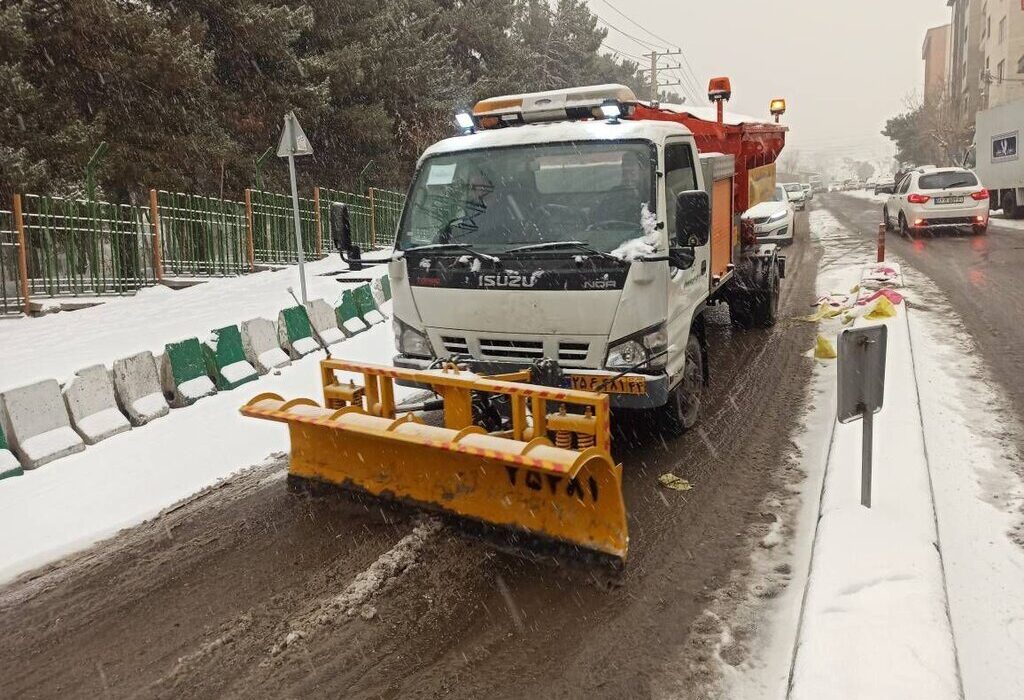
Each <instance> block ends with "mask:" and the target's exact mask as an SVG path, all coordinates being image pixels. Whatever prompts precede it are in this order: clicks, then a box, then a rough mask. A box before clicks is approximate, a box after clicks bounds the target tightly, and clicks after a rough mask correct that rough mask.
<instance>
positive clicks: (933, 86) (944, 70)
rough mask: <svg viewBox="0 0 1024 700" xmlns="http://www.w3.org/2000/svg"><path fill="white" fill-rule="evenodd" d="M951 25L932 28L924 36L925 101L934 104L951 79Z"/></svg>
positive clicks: (922, 53)
mask: <svg viewBox="0 0 1024 700" xmlns="http://www.w3.org/2000/svg"><path fill="white" fill-rule="evenodd" d="M949 29H950V25H948V24H944V25H942V26H941V27H932V28H931V29H929V30H928V31H927V32H926V33H925V35H924V45H923V46H922V47H921V58H922V59H923V60H924V101H925V102H934V101H936V100H937V99H939V97H941V96H942V94H943V93H944V92H945V90H946V82H947V81H948V79H949Z"/></svg>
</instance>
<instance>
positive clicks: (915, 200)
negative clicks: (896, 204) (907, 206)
mask: <svg viewBox="0 0 1024 700" xmlns="http://www.w3.org/2000/svg"><path fill="white" fill-rule="evenodd" d="M929 199H931V197H929V196H928V195H926V194H917V193H916V192H915V193H914V194H912V195H910V196H909V197H907V201H908V202H910V203H911V204H924V203H925V202H927V201H928V200H929Z"/></svg>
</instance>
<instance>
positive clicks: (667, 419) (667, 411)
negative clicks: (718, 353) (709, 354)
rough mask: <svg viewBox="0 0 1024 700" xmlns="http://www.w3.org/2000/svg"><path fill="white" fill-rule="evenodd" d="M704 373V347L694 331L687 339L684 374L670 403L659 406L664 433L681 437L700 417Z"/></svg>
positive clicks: (660, 426)
mask: <svg viewBox="0 0 1024 700" xmlns="http://www.w3.org/2000/svg"><path fill="white" fill-rule="evenodd" d="M704 376H705V375H704V350H703V349H702V348H701V345H700V340H699V339H698V338H697V336H696V335H694V334H692V333H691V334H690V337H689V338H687V340H686V364H685V365H684V366H683V378H682V379H681V380H680V381H679V383H678V384H676V386H675V388H673V389H672V391H671V392H669V395H668V403H667V404H665V405H664V406H662V407H661V408H660V409H658V411H659V415H658V418H659V420H658V423H659V428H660V429H661V432H662V433H663V434H664V435H666V436H668V437H679V436H680V435H682V434H683V433H685V432H686V431H688V430H691V429H692V428H693V427H694V426H695V425H697V423H698V422H699V421H700V404H701V395H702V394H703V393H704Z"/></svg>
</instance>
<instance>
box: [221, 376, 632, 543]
mask: <svg viewBox="0 0 1024 700" xmlns="http://www.w3.org/2000/svg"><path fill="white" fill-rule="evenodd" d="M320 371H321V379H322V384H323V397H324V403H323V406H320V405H319V404H317V403H316V402H315V401H312V400H311V399H293V400H291V401H286V400H285V399H283V398H282V397H281V396H278V395H277V394H260V395H259V396H256V397H254V398H253V399H252V400H251V401H249V403H247V404H246V405H245V406H243V407H242V409H241V412H242V413H243V414H244V415H246V416H250V417H254V418H263V419H265V420H272V421H279V422H283V423H286V424H287V425H288V429H289V434H290V437H291V448H292V449H291V462H290V466H289V474H290V476H292V477H295V478H302V479H309V480H316V481H324V482H328V483H332V484H335V485H337V486H340V487H342V488H345V489H348V490H352V491H358V492H363V493H369V494H372V495H374V496H377V497H380V498H386V499H392V500H398V501H402V502H409V503H412V504H415V505H419V506H422V507H426V508H430V509H434V510H440V511H443V512H445V513H449V514H453V515H456V516H460V517H463V518H468V519H470V520H473V521H477V522H481V523H484V524H488V525H493V526H497V527H499V528H508V529H511V530H519V531H525V532H528V533H531V534H533V535H536V536H540V537H543V538H549V539H552V540H555V541H557V542H562V543H568V544H572V545H576V546H579V547H583V548H586V549H588V550H593V551H596V552H600V553H602V554H606V555H610V556H611V557H613V558H615V559H618V560H624V559H625V556H626V551H627V549H628V542H629V537H628V532H627V527H626V512H625V504H624V502H623V497H622V466H621V465H619V464H616V463H615V461H614V460H613V459H612V456H611V430H610V423H609V421H610V411H609V404H608V396H607V395H606V394H601V393H593V392H586V391H576V390H571V389H563V388H558V387H549V386H541V385H537V384H531V383H530V380H531V371H530V370H523V371H521V372H516V373H512V374H505V375H496V376H481V375H477V374H475V373H473V372H469V371H466V370H462V369H459V368H458V367H457V366H455V365H454V364H449V365H447V366H445V367H443V368H441V369H436V370H407V369H400V368H395V367H385V366H379V365H370V364H363V363H355V362H346V361H344V360H338V359H326V360H323V361H321V363H320ZM339 373H344V376H343V377H339V376H338V374H339ZM353 375H361V378H362V383H359V382H358V381H357V380H356V379H355V378H354V376H353ZM395 381H402V382H403V383H411V384H416V385H419V386H423V387H426V388H429V389H430V390H432V391H433V392H434V393H436V394H437V395H438V396H440V397H441V399H442V400H443V409H442V410H443V423H444V425H443V426H437V425H428V424H427V423H425V422H424V420H423V418H422V417H421V416H420V415H417V413H416V412H415V411H402V410H401V409H400V407H398V406H396V403H395V392H394V382H395ZM481 395H484V396H491V397H502V398H503V400H507V402H508V406H509V411H510V414H511V416H510V421H509V424H508V426H506V428H505V429H500V430H495V431H488V430H486V429H485V428H484V427H482V426H480V425H478V424H477V423H476V420H475V415H474V399H475V398H476V399H479V398H480V396H481ZM549 404H551V405H553V406H557V407H558V408H557V410H555V411H553V412H549V410H548V406H549ZM552 438H553V439H552ZM574 443H575V446H574Z"/></svg>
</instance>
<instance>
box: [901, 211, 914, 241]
mask: <svg viewBox="0 0 1024 700" xmlns="http://www.w3.org/2000/svg"><path fill="white" fill-rule="evenodd" d="M900 235H901V236H903V237H904V238H906V239H907V240H911V241H912V240H914V239H915V238H917V236H915V235H914V232H913V231H912V230H911V229H910V226H908V225H907V217H905V216H903V212H900Z"/></svg>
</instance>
